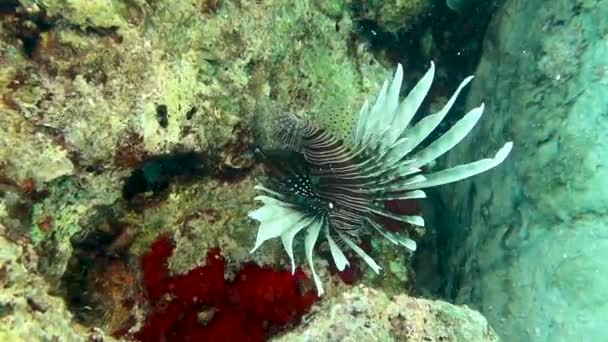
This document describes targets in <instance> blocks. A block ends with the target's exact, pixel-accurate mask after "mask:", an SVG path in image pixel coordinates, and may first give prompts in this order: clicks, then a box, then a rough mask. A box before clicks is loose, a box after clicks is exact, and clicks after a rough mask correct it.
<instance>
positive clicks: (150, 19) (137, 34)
mask: <svg viewBox="0 0 608 342" xmlns="http://www.w3.org/2000/svg"><path fill="white" fill-rule="evenodd" d="M23 27H27V28H29V30H30V31H31V32H30V31H28V32H29V33H28V35H24V33H23V30H21V29H17V28H23ZM353 30H354V28H353V23H352V21H351V19H350V18H349V17H348V15H344V16H341V17H340V18H335V17H331V18H330V17H328V16H326V15H323V14H322V13H321V12H319V10H318V9H317V7H315V5H314V4H309V3H308V2H305V1H297V2H296V3H293V2H291V1H281V0H277V1H264V2H262V3H233V2H204V1H203V2H179V3H174V2H171V1H155V2H152V3H146V2H139V1H133V2H128V1H126V2H120V1H117V2H112V5H108V6H106V5H105V3H104V2H97V1H96V2H90V1H70V2H65V1H59V2H56V1H42V0H41V1H25V0H24V1H21V2H14V3H13V4H12V5H10V6H7V7H6V9H5V11H4V12H3V14H2V16H1V20H0V38H1V39H0V42H1V43H0V56H1V58H0V62H1V63H2V72H1V73H0V82H1V83H2V84H5V85H7V91H6V92H5V93H3V101H2V103H1V104H0V106H1V110H2V112H3V115H2V118H0V120H2V125H1V129H2V134H1V135H0V147H2V148H0V161H1V164H2V165H1V172H2V175H3V177H5V178H6V179H9V180H11V182H14V183H15V184H22V183H23V182H25V181H26V180H30V179H31V180H33V181H34V185H35V189H37V190H40V191H48V193H49V196H47V197H46V198H44V199H42V200H40V201H37V202H36V203H32V204H31V208H30V209H28V210H30V211H31V212H32V218H31V220H30V221H31V222H32V223H31V228H30V229H29V230H31V236H32V239H33V241H34V243H35V244H36V245H37V246H44V248H41V251H42V252H43V251H49V252H51V251H52V252H51V253H49V254H50V257H51V258H52V259H53V260H52V262H50V261H49V262H45V263H44V264H45V265H46V267H47V268H46V269H45V273H47V274H48V275H51V276H52V277H53V278H55V279H58V278H59V277H60V276H61V274H62V273H63V271H64V270H65V265H66V263H67V260H68V259H69V256H70V253H71V247H70V244H69V237H70V236H72V235H73V234H75V233H76V232H78V231H80V230H82V229H83V228H84V226H83V225H86V222H87V220H88V218H89V217H91V216H93V215H95V208H96V207H97V206H98V205H112V204H115V205H118V206H120V205H122V199H121V195H122V193H121V192H122V191H121V189H120V187H121V183H122V180H123V179H125V178H127V177H128V176H129V175H130V174H131V172H132V171H133V170H134V169H136V168H140V167H142V164H143V163H145V162H146V161H148V160H149V159H150V158H154V157H155V156H159V155H169V154H173V153H190V152H192V151H197V152H203V153H204V156H205V158H206V170H207V171H208V172H209V173H210V174H224V172H226V171H229V172H233V171H235V170H236V171H239V170H244V169H248V168H250V167H251V159H247V158H246V157H244V156H243V152H244V151H246V150H247V149H248V148H249V145H248V144H249V143H250V142H251V139H250V137H251V130H252V127H253V123H252V120H253V117H254V113H258V114H260V115H261V118H260V119H259V120H257V122H264V120H263V119H264V118H266V119H268V116H269V115H272V114H273V113H272V111H271V110H269V109H268V108H269V107H268V105H267V104H268V103H281V104H283V105H285V106H287V107H288V108H287V109H290V108H293V109H295V108H297V109H298V110H301V111H306V112H313V113H328V112H341V111H342V109H343V108H347V109H348V108H349V107H350V106H352V105H353V104H355V103H357V102H359V101H360V100H361V99H362V97H363V94H365V93H367V92H368V91H369V90H370V89H374V88H376V87H377V84H378V82H377V79H376V78H377V77H379V76H378V75H380V76H381V75H382V72H381V68H380V67H379V66H378V64H377V63H376V62H375V61H374V59H373V58H372V56H371V55H370V54H369V53H367V52H366V51H365V49H363V48H362V47H361V46H360V45H354V44H351V43H350V39H349V37H350V34H351V32H352V31H353ZM236 94H238V96H236ZM346 112H350V111H346ZM15 148H16V149H17V151H15ZM10 151H12V152H10ZM15 152H16V153H15ZM246 184H250V183H246ZM161 187H162V188H164V186H161ZM242 189H243V188H241V190H242ZM181 190H183V192H180V191H181ZM224 190H225V191H228V192H230V193H233V194H236V191H234V192H233V190H232V189H230V187H225V188H224ZM171 191H173V190H172V189H170V190H169V191H168V192H171ZM217 192H220V191H219V190H218V191H217ZM165 194H166V193H165ZM184 196H192V199H185V198H184ZM197 196H199V194H198V193H196V192H195V191H191V190H186V189H180V190H178V194H175V195H173V198H179V199H180V201H179V204H180V205H183V204H184V202H196V198H197ZM225 199H226V201H225V202H223V203H221V204H216V203H215V201H213V202H214V204H213V205H212V206H214V207H218V206H220V205H221V206H222V210H220V212H221V213H222V215H224V213H226V215H229V216H234V215H236V214H237V213H231V211H233V210H237V211H238V208H239V207H241V206H242V205H243V204H242V203H246V202H242V201H241V199H242V196H234V197H231V196H226V197H225ZM171 200H172V198H169V200H168V201H165V202H164V203H162V204H159V203H157V204H156V205H157V206H158V205H160V206H162V207H165V210H166V211H172V212H174V213H175V215H174V216H170V217H176V216H179V217H180V218H184V217H186V216H188V215H190V214H192V213H193V212H194V211H196V210H198V209H199V208H198V207H195V208H193V207H188V206H182V207H180V208H177V207H172V205H173V204H178V203H177V202H172V201H171ZM158 202H161V201H158ZM148 203H149V202H148ZM6 206H7V207H11V206H12V204H11V203H7V204H6ZM159 210H160V209H159ZM178 211H181V215H179V214H178V213H177V212H178ZM11 213H12V211H10V210H9V212H8V215H11ZM126 215H131V214H130V213H128V212H127V213H126ZM154 217H155V215H140V216H139V218H140V219H142V224H141V225H140V226H142V227H146V228H147V227H153V228H152V231H151V232H148V231H143V230H144V229H142V231H141V232H140V233H141V234H142V236H144V237H145V236H148V235H154V234H153V233H154V232H155V233H158V232H159V231H158V229H159V227H169V226H172V227H177V226H178V225H172V224H170V223H174V222H168V223H169V224H157V223H159V222H153V221H152V220H154ZM0 220H2V221H3V222H5V223H6V224H7V225H8V226H9V227H11V226H13V224H12V221H14V220H13V217H0ZM163 221H165V220H163ZM166 221H169V220H168V219H167V220H166ZM9 223H11V224H10V225H9ZM162 223H164V222H162ZM24 226H26V225H24ZM41 227H42V228H44V229H40V228H41ZM239 229H242V230H243V231H247V230H248V225H247V224H243V225H240V228H239ZM22 231H25V234H26V235H30V232H28V229H22ZM242 236H245V235H242ZM147 241H150V239H148V240H147ZM241 242H242V241H239V243H241ZM196 252H198V249H197V250H196ZM44 254H45V252H43V253H41V257H42V258H43V259H44V258H45V257H46V256H45V255H44ZM190 254H191V253H190ZM198 257H199V260H200V258H204V256H201V255H199V256H198ZM230 259H233V257H230ZM183 268H187V267H186V266H184V267H183Z"/></svg>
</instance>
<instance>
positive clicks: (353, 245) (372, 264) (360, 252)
mask: <svg viewBox="0 0 608 342" xmlns="http://www.w3.org/2000/svg"><path fill="white" fill-rule="evenodd" d="M338 234H339V235H340V238H341V239H342V240H343V241H344V242H346V244H347V245H348V247H350V248H351V249H352V250H353V251H354V252H355V253H357V255H358V256H359V257H361V259H363V261H365V263H366V264H368V265H369V267H371V268H372V270H374V272H375V273H376V274H380V270H381V269H382V267H380V266H379V265H378V264H377V263H376V262H375V261H374V259H372V257H370V256H369V255H368V254H367V253H365V252H364V251H363V250H362V249H361V248H360V247H359V246H357V244H356V243H354V242H353V241H352V240H351V239H349V238H348V237H346V236H345V235H344V234H342V233H340V232H338Z"/></svg>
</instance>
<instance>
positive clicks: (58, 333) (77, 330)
mask: <svg viewBox="0 0 608 342" xmlns="http://www.w3.org/2000/svg"><path fill="white" fill-rule="evenodd" d="M0 233H2V234H4V233H6V228H5V227H4V226H2V225H0ZM36 262H37V255H36V253H35V252H34V251H33V249H32V247H31V245H29V244H27V243H26V242H25V241H21V242H12V241H9V240H7V239H6V238H5V237H3V236H1V235H0V288H2V291H0V340H2V341H32V340H35V341H52V340H57V339H59V340H68V341H90V339H92V338H94V337H95V336H103V333H101V332H98V331H95V330H91V329H87V328H85V327H83V326H81V325H78V324H75V323H74V322H73V321H72V314H71V313H70V312H69V311H68V310H67V308H66V306H65V304H64V302H63V299H62V298H60V297H55V296H51V295H49V293H48V292H49V287H48V285H44V284H45V280H44V278H43V277H42V276H41V275H40V274H39V273H38V272H37V270H36ZM107 341H112V339H111V338H110V339H107Z"/></svg>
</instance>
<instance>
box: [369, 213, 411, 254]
mask: <svg viewBox="0 0 608 342" xmlns="http://www.w3.org/2000/svg"><path fill="white" fill-rule="evenodd" d="M367 222H368V223H369V225H370V226H372V227H373V228H374V229H375V230H376V231H377V232H378V233H380V235H382V236H383V237H384V238H385V239H387V240H389V241H390V242H392V243H393V244H395V245H400V246H403V247H405V248H407V249H409V250H410V251H412V252H415V251H416V248H417V244H416V241H414V240H412V239H410V238H409V237H407V236H403V235H402V234H399V233H395V232H391V231H389V230H387V229H386V228H384V227H382V226H381V225H380V224H379V223H377V222H375V221H374V220H371V219H370V220H367Z"/></svg>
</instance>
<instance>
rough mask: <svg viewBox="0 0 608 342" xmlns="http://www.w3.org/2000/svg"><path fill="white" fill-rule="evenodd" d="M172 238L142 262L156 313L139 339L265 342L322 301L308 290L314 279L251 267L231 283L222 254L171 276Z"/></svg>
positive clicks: (214, 253)
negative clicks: (316, 302)
mask: <svg viewBox="0 0 608 342" xmlns="http://www.w3.org/2000/svg"><path fill="white" fill-rule="evenodd" d="M172 253H173V246H172V244H171V241H170V240H169V239H168V238H167V237H161V238H160V239H158V240H157V241H155V242H154V243H153V244H152V247H151V251H150V252H149V253H147V254H145V255H144V256H143V258H142V268H143V281H144V286H145V289H146V294H147V298H148V299H149V301H150V304H149V305H150V306H151V307H152V309H151V314H150V315H149V317H148V319H147V322H146V323H145V325H144V326H143V328H142V329H141V330H140V331H139V332H137V333H136V334H135V337H136V338H137V339H138V340H141V341H166V340H174V341H265V340H266V338H267V337H268V336H269V334H273V333H276V332H277V331H279V329H281V328H282V327H283V326H285V325H286V324H288V323H294V322H295V321H296V320H297V319H299V318H300V317H301V316H302V315H303V314H304V313H306V312H307V311H308V310H309V309H310V306H311V305H312V303H313V302H314V301H315V299H316V296H315V294H314V290H312V289H309V290H302V286H305V285H306V284H305V283H306V282H307V281H308V278H307V277H306V276H305V275H304V273H303V272H302V271H301V270H299V269H298V270H296V271H295V273H294V274H293V275H292V274H291V273H290V272H287V271H274V270H272V269H271V268H262V267H259V266H257V265H255V264H252V263H248V264H245V265H243V266H242V268H241V269H240V270H239V271H238V272H237V273H236V275H235V276H234V279H232V280H227V279H226V278H225V264H224V259H223V257H222V256H221V254H220V250H219V249H212V250H210V251H209V252H208V254H207V262H206V264H205V265H204V266H200V267H197V268H195V269H193V270H191V271H189V272H187V273H185V274H182V275H178V276H170V275H169V270H168V268H167V265H166V263H167V259H168V258H169V256H170V255H171V254H172Z"/></svg>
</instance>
